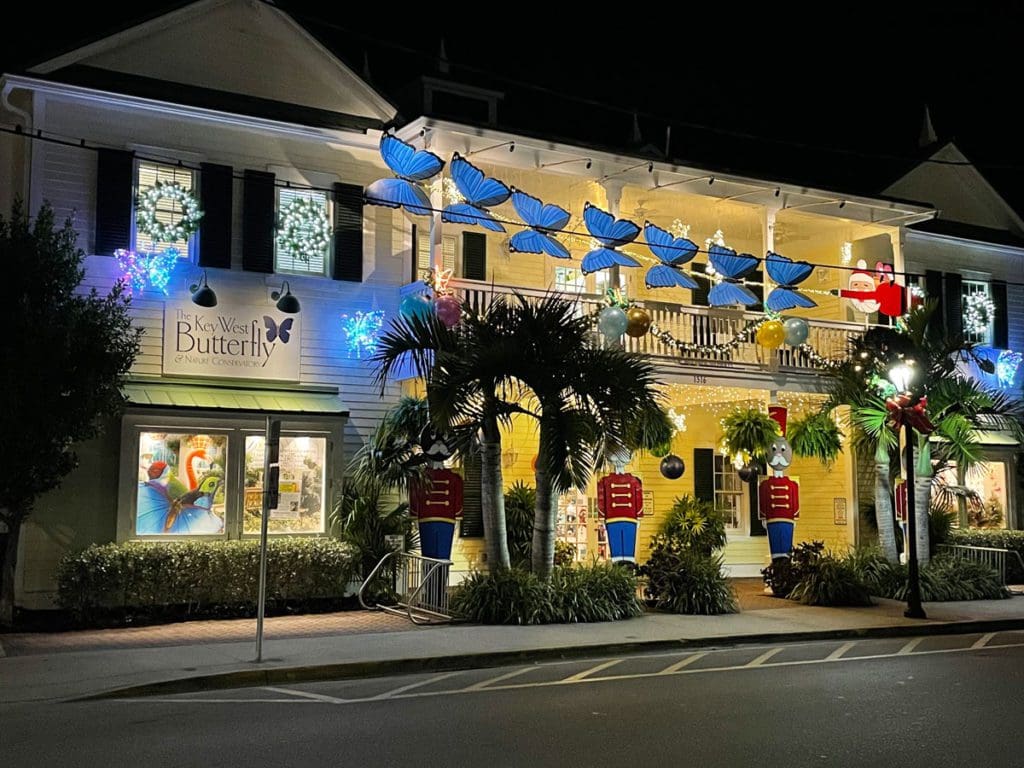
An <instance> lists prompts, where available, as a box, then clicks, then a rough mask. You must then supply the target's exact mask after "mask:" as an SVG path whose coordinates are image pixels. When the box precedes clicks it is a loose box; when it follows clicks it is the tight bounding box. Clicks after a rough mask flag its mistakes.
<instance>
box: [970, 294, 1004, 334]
mask: <svg viewBox="0 0 1024 768" xmlns="http://www.w3.org/2000/svg"><path fill="white" fill-rule="evenodd" d="M995 312H996V305H995V302H993V301H992V299H990V298H989V297H988V296H986V295H985V294H984V293H972V294H971V295H970V296H968V297H966V298H965V299H964V330H966V331H967V332H968V333H970V334H974V335H975V336H980V335H981V334H983V333H985V331H987V330H988V327H989V326H990V325H991V324H992V317H993V315H995Z"/></svg>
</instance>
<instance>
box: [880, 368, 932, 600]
mask: <svg viewBox="0 0 1024 768" xmlns="http://www.w3.org/2000/svg"><path fill="white" fill-rule="evenodd" d="M913 378H914V369H913V367H911V365H909V364H907V363H906V362H901V363H899V364H897V365H895V366H893V367H892V368H890V369H889V381H891V382H892V383H893V384H894V385H895V387H896V390H897V391H898V392H900V393H905V392H909V391H910V383H911V381H912V380H913ZM903 427H904V430H905V432H904V434H905V435H906V443H907V459H906V461H907V482H906V489H907V541H906V550H907V610H905V611H904V612H903V615H904V616H906V617H907V618H908V619H927V618H928V617H927V616H926V615H925V612H924V608H923V607H922V606H921V575H920V573H919V572H918V568H917V514H916V512H915V510H914V428H913V427H912V426H911V425H910V421H909V420H907V419H904V420H903Z"/></svg>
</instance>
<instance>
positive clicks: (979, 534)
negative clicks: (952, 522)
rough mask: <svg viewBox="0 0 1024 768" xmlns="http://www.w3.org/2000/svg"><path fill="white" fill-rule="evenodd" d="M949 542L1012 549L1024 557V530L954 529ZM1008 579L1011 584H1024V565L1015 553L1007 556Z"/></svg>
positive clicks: (950, 533)
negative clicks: (1023, 565)
mask: <svg viewBox="0 0 1024 768" xmlns="http://www.w3.org/2000/svg"><path fill="white" fill-rule="evenodd" d="M948 543H949V544H964V545H967V546H972V547H996V548H998V549H1011V550H1013V551H1014V552H1017V553H1018V554H1019V555H1020V556H1021V558H1024V531H1004V530H976V529H973V528H969V529H967V530H966V531H964V530H953V531H950V532H949V539H948ZM1006 580H1007V581H1008V582H1009V583H1010V584H1024V567H1022V566H1021V563H1020V561H1018V560H1017V558H1016V557H1014V556H1013V555H1010V556H1009V557H1007V558H1006Z"/></svg>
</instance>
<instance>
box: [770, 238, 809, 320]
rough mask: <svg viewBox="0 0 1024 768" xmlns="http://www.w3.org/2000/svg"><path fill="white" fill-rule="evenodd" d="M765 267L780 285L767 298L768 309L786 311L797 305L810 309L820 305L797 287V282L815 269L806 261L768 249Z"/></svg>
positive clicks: (804, 278) (801, 280) (800, 281)
mask: <svg viewBox="0 0 1024 768" xmlns="http://www.w3.org/2000/svg"><path fill="white" fill-rule="evenodd" d="M764 268H765V269H766V270H768V276H769V277H771V279H772V280H774V281H775V282H776V283H778V286H776V287H775V288H773V289H772V292H771V293H769V294H768V298H767V299H765V302H764V306H765V308H766V309H770V310H771V311H772V312H784V311H785V310H787V309H795V308H796V307H803V308H804V309H810V308H811V307H816V306H818V305H817V303H816V302H815V301H813V300H812V299H810V298H808V297H807V296H806V295H804V294H802V293H800V292H799V291H798V290H797V289H796V286H797V284H799V283H802V282H803V281H804V280H806V279H807V278H808V277H810V274H811V272H813V271H814V267H812V266H811V265H810V264H808V263H807V262H806V261H793V260H792V259H787V258H786V257H785V256H780V255H779V254H777V253H772V252H771V251H768V255H767V256H766V257H765V260H764Z"/></svg>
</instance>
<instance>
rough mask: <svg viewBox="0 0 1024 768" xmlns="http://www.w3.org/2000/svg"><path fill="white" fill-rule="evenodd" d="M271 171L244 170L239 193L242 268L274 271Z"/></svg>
mask: <svg viewBox="0 0 1024 768" xmlns="http://www.w3.org/2000/svg"><path fill="white" fill-rule="evenodd" d="M275 207H276V206H275V205H274V174H272V173H266V172H265V171H251V170H247V171H246V172H245V182H244V192H243V196H242V269H247V270H249V271H251V272H273V271H274V209H275Z"/></svg>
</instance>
